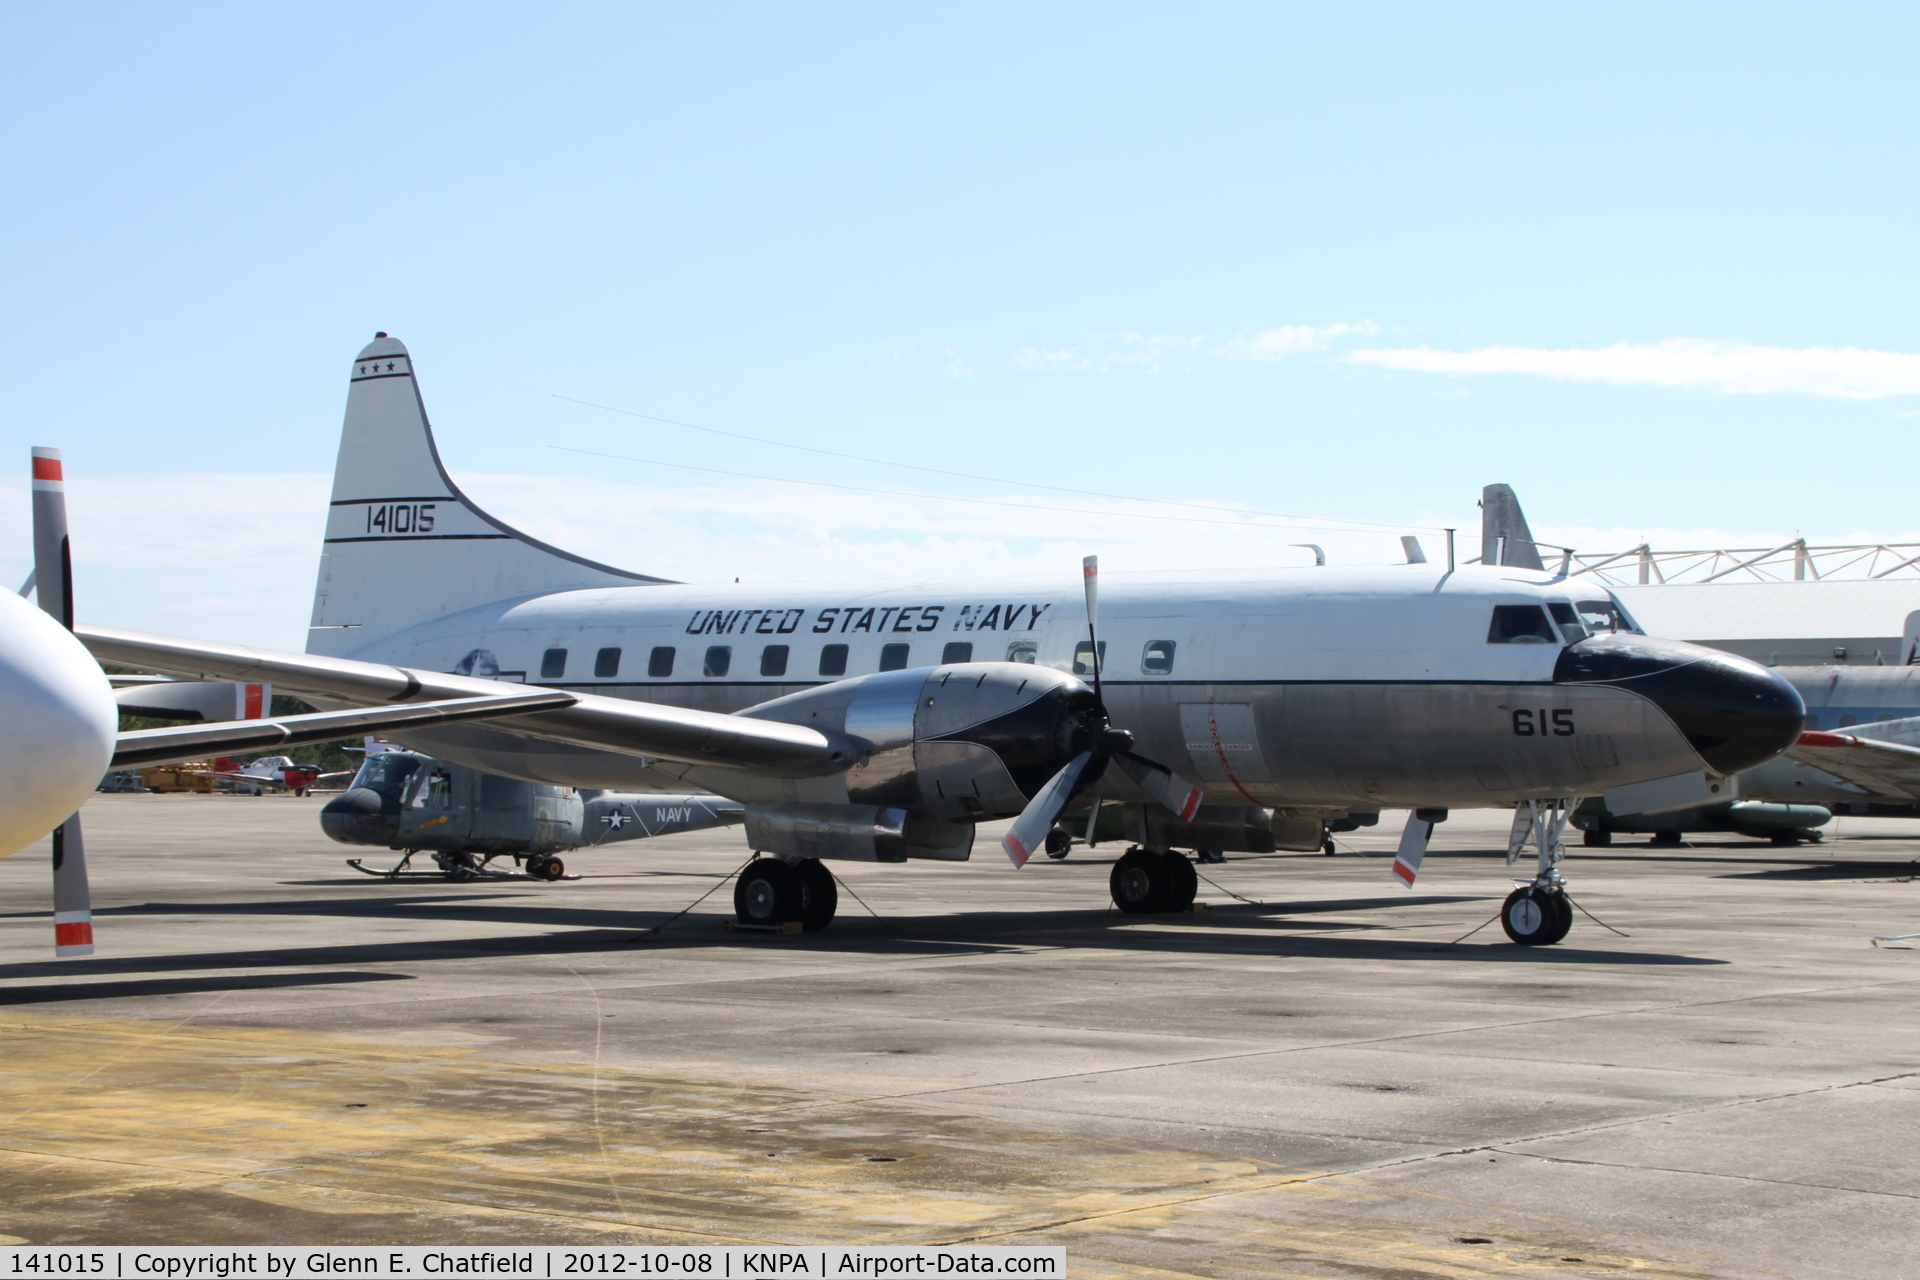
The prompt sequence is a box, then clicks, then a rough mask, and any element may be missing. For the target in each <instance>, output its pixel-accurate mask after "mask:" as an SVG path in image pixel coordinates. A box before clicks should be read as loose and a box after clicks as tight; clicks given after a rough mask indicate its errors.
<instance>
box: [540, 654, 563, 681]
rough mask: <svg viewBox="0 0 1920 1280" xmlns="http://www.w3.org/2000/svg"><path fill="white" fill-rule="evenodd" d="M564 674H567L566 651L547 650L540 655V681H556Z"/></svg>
mask: <svg viewBox="0 0 1920 1280" xmlns="http://www.w3.org/2000/svg"><path fill="white" fill-rule="evenodd" d="M565 674H567V651H566V650H565V649H549V650H547V651H546V652H545V653H543V654H541V655H540V678H541V679H542V680H558V679H559V678H560V677H561V676H563V675H565Z"/></svg>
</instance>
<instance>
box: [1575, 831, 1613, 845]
mask: <svg viewBox="0 0 1920 1280" xmlns="http://www.w3.org/2000/svg"><path fill="white" fill-rule="evenodd" d="M1580 843H1581V844H1584V845H1585V846H1587V848H1589V849H1604V848H1606V847H1607V846H1608V845H1610V844H1612V843H1613V832H1611V831H1588V832H1584V833H1582V834H1581V836H1580Z"/></svg>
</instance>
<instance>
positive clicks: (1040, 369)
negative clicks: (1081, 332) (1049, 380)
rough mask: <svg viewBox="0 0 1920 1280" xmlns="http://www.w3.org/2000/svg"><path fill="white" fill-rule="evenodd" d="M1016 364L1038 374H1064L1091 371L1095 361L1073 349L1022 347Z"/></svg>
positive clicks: (1016, 358) (1015, 358)
mask: <svg viewBox="0 0 1920 1280" xmlns="http://www.w3.org/2000/svg"><path fill="white" fill-rule="evenodd" d="M1013 362H1014V364H1016V365H1018V366H1019V367H1020V368H1022V369H1027V370H1030V371H1033V372H1036V373H1063V372H1069V371H1072V370H1076V369H1091V368H1093V361H1092V360H1090V359H1088V358H1087V357H1086V356H1083V355H1081V354H1080V353H1079V352H1078V351H1076V350H1074V348H1072V347H1058V348H1055V347H1022V348H1021V349H1020V352H1019V354H1018V355H1016V356H1014V358H1013Z"/></svg>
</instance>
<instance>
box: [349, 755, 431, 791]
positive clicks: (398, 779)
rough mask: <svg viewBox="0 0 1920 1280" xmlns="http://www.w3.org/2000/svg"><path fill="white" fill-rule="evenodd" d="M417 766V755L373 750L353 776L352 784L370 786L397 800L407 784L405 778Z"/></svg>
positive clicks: (411, 773) (410, 774)
mask: <svg viewBox="0 0 1920 1280" xmlns="http://www.w3.org/2000/svg"><path fill="white" fill-rule="evenodd" d="M419 767H420V757H419V756H414V755H407V754H405V753H403V752H399V751H379V752H374V753H371V754H369V755H368V756H367V758H366V760H365V761H364V762H363V763H362V764H361V765H360V772H359V773H357V774H355V775H354V776H353V785H354V786H356V787H370V788H372V789H373V790H375V791H379V792H384V793H385V794H387V795H390V796H392V797H393V798H394V799H396V800H398V799H399V798H400V792H401V789H402V788H404V787H405V786H406V785H407V779H408V778H411V777H412V776H413V773H414V770H416V769H418V768H419Z"/></svg>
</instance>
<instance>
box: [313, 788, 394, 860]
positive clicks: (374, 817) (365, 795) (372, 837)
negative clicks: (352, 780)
mask: <svg viewBox="0 0 1920 1280" xmlns="http://www.w3.org/2000/svg"><path fill="white" fill-rule="evenodd" d="M320 829H321V830H322V831H324V832H326V833H327V837H328V838H329V839H332V840H338V841H339V842H340V843H341V844H371V845H381V846H385V845H389V844H392V843H393V838H394V836H396V835H398V834H399V830H400V806H399V805H397V804H390V803H389V802H388V800H387V797H385V796H383V795H381V794H380V793H379V792H378V791H375V790H373V789H372V788H371V787H354V788H352V789H351V790H347V791H342V792H341V793H340V794H339V795H337V796H335V797H334V798H333V799H331V800H329V801H327V803H326V804H325V805H323V806H322V807H321V809H320Z"/></svg>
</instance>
